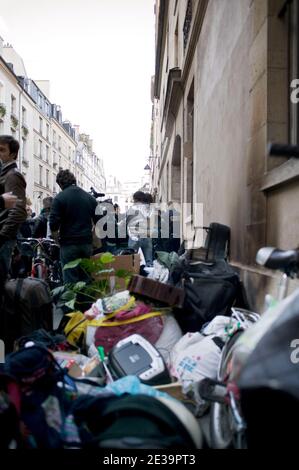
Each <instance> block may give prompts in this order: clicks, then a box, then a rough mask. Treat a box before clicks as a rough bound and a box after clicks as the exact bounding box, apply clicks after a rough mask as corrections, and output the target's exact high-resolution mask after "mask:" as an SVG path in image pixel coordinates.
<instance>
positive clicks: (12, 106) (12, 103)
mask: <svg viewBox="0 0 299 470" xmlns="http://www.w3.org/2000/svg"><path fill="white" fill-rule="evenodd" d="M16 103H17V100H16V98H15V97H14V95H11V97H10V111H11V114H16Z"/></svg>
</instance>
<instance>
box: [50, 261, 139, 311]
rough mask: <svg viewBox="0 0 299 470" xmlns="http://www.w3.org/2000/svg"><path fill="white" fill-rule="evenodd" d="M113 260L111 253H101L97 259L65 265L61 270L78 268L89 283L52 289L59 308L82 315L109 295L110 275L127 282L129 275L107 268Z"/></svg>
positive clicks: (125, 272)
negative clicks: (75, 311) (76, 311)
mask: <svg viewBox="0 0 299 470" xmlns="http://www.w3.org/2000/svg"><path fill="white" fill-rule="evenodd" d="M114 260H115V258H114V256H113V255H112V254H111V253H103V254H102V256H101V257H99V258H88V259H85V258H83V259H82V258H79V259H76V260H74V261H71V262H70V263H67V264H66V265H65V266H64V268H63V269H72V268H77V267H78V266H80V267H81V269H83V271H84V272H85V274H86V275H88V277H89V278H90V282H88V283H87V282H83V281H82V282H77V283H76V284H66V285H64V286H61V287H57V288H56V289H54V290H53V291H52V295H53V297H54V298H59V306H60V307H61V308H64V307H66V308H67V309H68V310H69V311H74V310H78V311H80V312H82V313H83V312H85V311H86V310H88V308H90V306H91V304H93V303H94V302H96V301H97V300H98V299H100V298H103V297H107V296H108V295H109V294H111V289H110V281H109V278H110V276H111V275H114V276H116V277H117V278H122V279H126V281H127V282H128V281H129V279H130V276H131V273H128V272H127V271H125V270H123V269H119V270H117V271H115V269H113V267H110V266H109V265H111V263H113V261H114Z"/></svg>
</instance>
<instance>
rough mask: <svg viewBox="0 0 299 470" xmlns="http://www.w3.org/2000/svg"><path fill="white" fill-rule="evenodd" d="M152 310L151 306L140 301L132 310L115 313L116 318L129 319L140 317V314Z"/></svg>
mask: <svg viewBox="0 0 299 470" xmlns="http://www.w3.org/2000/svg"><path fill="white" fill-rule="evenodd" d="M151 311H152V309H151V307H149V306H148V305H145V304H143V303H139V304H138V305H137V306H136V307H135V308H133V309H132V310H127V311H124V310H123V311H122V312H118V314H117V315H115V318H116V319H117V320H128V319H129V318H134V317H138V316H140V315H144V314H145V313H150V312H151Z"/></svg>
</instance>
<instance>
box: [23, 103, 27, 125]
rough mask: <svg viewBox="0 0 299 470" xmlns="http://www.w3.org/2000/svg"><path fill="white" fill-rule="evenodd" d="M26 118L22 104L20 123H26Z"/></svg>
mask: <svg viewBox="0 0 299 470" xmlns="http://www.w3.org/2000/svg"><path fill="white" fill-rule="evenodd" d="M26 119H27V111H26V108H24V106H22V124H26Z"/></svg>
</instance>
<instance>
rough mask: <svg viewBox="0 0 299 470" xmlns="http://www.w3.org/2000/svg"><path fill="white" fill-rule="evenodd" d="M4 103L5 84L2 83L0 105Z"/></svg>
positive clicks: (0, 84)
mask: <svg viewBox="0 0 299 470" xmlns="http://www.w3.org/2000/svg"><path fill="white" fill-rule="evenodd" d="M3 101H4V84H3V82H1V81H0V103H3Z"/></svg>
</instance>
